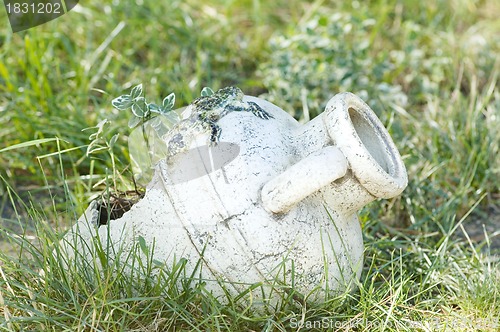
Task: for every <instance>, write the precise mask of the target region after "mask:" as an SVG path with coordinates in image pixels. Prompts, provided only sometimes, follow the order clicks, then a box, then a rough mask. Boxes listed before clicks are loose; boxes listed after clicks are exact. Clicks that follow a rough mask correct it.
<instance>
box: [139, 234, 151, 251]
mask: <svg viewBox="0 0 500 332" xmlns="http://www.w3.org/2000/svg"><path fill="white" fill-rule="evenodd" d="M137 240H138V241H139V247H140V248H141V251H142V252H143V253H144V254H145V255H148V254H149V251H148V246H147V245H146V240H145V239H144V238H143V237H142V236H139V237H138V238H137Z"/></svg>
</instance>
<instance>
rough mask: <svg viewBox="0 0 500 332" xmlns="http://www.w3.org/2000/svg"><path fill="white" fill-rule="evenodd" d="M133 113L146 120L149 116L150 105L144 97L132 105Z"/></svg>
mask: <svg viewBox="0 0 500 332" xmlns="http://www.w3.org/2000/svg"><path fill="white" fill-rule="evenodd" d="M132 113H134V115H135V116H137V117H139V118H144V117H146V115H147V114H148V105H147V103H146V99H145V98H144V97H139V98H137V99H135V100H134V104H133V105H132Z"/></svg>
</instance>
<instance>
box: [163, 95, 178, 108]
mask: <svg viewBox="0 0 500 332" xmlns="http://www.w3.org/2000/svg"><path fill="white" fill-rule="evenodd" d="M174 104H175V93H173V92H172V93H171V94H169V95H168V96H166V97H165V98H164V99H163V102H162V105H163V107H162V108H163V110H162V111H163V112H162V113H166V112H170V111H171V110H172V108H174Z"/></svg>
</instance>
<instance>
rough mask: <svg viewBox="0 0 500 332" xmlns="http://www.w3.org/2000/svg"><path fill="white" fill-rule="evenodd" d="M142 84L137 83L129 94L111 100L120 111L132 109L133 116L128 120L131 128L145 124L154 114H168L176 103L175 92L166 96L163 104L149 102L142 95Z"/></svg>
mask: <svg viewBox="0 0 500 332" xmlns="http://www.w3.org/2000/svg"><path fill="white" fill-rule="evenodd" d="M142 93H143V90H142V84H139V85H136V86H135V87H133V88H132V90H131V91H130V94H128V95H121V96H120V97H117V98H115V99H113V101H111V104H112V105H113V106H114V107H115V108H116V109H118V110H120V111H126V110H128V109H130V110H131V111H132V114H133V116H132V117H131V118H130V120H129V122H128V126H129V128H135V127H137V126H138V125H139V124H142V125H144V123H145V122H146V121H149V120H151V119H152V118H154V114H157V115H166V114H168V113H169V112H171V111H172V110H173V108H174V104H175V94H174V93H171V94H169V95H168V96H166V97H165V98H164V99H163V101H162V104H161V106H160V105H157V104H155V103H148V101H147V100H146V98H145V97H143V96H142Z"/></svg>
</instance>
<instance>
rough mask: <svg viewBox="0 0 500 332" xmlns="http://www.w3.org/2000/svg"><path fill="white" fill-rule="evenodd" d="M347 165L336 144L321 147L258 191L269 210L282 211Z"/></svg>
mask: <svg viewBox="0 0 500 332" xmlns="http://www.w3.org/2000/svg"><path fill="white" fill-rule="evenodd" d="M347 168H348V163H347V159H346V158H345V156H344V154H343V153H342V152H341V151H340V150H339V149H338V148H337V147H335V146H327V147H324V148H323V149H321V150H319V151H316V152H314V153H311V154H310V155H308V156H307V157H306V158H304V159H302V160H301V161H299V162H298V163H296V164H295V165H292V166H290V167H289V168H288V169H287V170H286V171H284V172H283V173H281V174H280V175H278V176H277V177H275V178H274V179H272V180H270V181H269V182H267V183H266V184H265V185H264V186H263V187H262V191H261V195H262V203H263V206H264V208H265V209H266V210H268V211H271V212H273V213H286V212H288V210H290V209H291V208H292V207H293V206H294V205H295V204H297V203H298V202H300V201H301V200H303V199H304V198H306V197H307V196H309V195H311V194H312V193H314V192H316V191H318V190H319V189H321V188H323V187H325V186H327V185H328V184H330V183H332V182H333V181H335V180H337V179H339V178H341V177H343V176H344V175H345V174H346V172H347Z"/></svg>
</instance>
